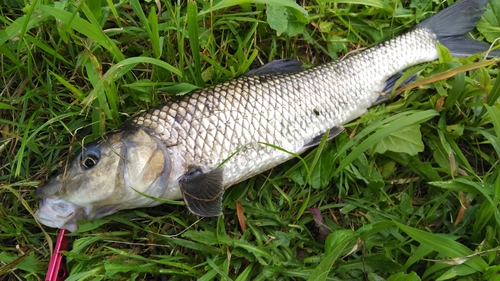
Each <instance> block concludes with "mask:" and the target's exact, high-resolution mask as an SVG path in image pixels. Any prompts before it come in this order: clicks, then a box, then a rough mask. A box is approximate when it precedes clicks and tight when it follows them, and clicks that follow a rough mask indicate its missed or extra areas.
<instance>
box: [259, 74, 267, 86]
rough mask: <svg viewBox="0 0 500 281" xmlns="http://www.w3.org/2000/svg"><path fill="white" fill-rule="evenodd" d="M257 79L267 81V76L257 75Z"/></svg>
mask: <svg viewBox="0 0 500 281" xmlns="http://www.w3.org/2000/svg"><path fill="white" fill-rule="evenodd" d="M257 78H258V79H259V82H260V83H262V84H264V83H267V78H266V77H265V76H258V77H257Z"/></svg>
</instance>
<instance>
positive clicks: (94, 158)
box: [81, 147, 101, 169]
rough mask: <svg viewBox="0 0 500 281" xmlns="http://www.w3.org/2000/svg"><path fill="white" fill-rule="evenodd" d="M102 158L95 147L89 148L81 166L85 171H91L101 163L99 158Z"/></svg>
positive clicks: (85, 152) (84, 152)
mask: <svg viewBox="0 0 500 281" xmlns="http://www.w3.org/2000/svg"><path fill="white" fill-rule="evenodd" d="M100 157H101V153H100V152H99V150H98V149H97V148H95V147H90V148H87V149H85V150H84V151H83V153H82V158H81V165H82V167H83V168H85V169H90V168H92V167H94V166H95V165H97V162H99V158H100Z"/></svg>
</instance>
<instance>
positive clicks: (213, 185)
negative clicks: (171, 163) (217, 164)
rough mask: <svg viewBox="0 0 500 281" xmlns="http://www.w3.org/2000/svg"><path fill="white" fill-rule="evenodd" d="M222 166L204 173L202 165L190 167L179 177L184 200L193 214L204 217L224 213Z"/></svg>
mask: <svg viewBox="0 0 500 281" xmlns="http://www.w3.org/2000/svg"><path fill="white" fill-rule="evenodd" d="M222 180H223V174H222V168H217V169H215V170H213V171H210V172H207V173H204V172H203V171H202V169H201V168H200V167H194V166H193V167H190V168H189V170H188V172H187V173H185V174H184V175H182V176H181V178H180V179H179V185H180V189H181V191H182V196H183V197H184V202H186V205H187V207H188V209H189V211H191V212H192V213H193V214H195V215H198V216H202V217H216V216H220V215H222V194H223V193H224V186H223V185H222Z"/></svg>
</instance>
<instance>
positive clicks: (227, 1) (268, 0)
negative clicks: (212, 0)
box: [203, 0, 307, 15]
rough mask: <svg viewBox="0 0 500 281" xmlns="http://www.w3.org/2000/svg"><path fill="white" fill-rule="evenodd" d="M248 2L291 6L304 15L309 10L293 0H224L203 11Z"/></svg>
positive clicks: (206, 11)
mask: <svg viewBox="0 0 500 281" xmlns="http://www.w3.org/2000/svg"><path fill="white" fill-rule="evenodd" d="M248 3H260V4H271V5H276V6H284V7H290V8H292V9H296V10H297V11H299V12H301V13H303V14H304V15H307V11H306V10H305V9H304V8H302V7H301V6H300V5H298V4H297V3H296V2H295V1H293V0H222V1H220V2H219V3H217V4H215V5H214V6H213V7H212V8H211V9H209V10H205V11H203V13H208V12H210V11H216V10H219V9H223V8H227V7H231V6H236V5H242V4H248Z"/></svg>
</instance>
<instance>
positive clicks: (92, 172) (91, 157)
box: [35, 126, 170, 231]
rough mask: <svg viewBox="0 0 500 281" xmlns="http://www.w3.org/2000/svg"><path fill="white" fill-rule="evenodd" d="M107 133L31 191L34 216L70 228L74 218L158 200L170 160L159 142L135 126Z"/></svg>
mask: <svg viewBox="0 0 500 281" xmlns="http://www.w3.org/2000/svg"><path fill="white" fill-rule="evenodd" d="M129 128H130V129H127V130H118V131H112V132H109V133H107V134H106V135H104V136H103V137H102V139H100V140H99V141H96V142H93V143H90V144H89V145H87V146H86V147H85V148H83V149H82V150H81V152H79V153H77V154H76V155H75V156H74V157H73V158H72V159H71V160H70V162H69V163H68V165H67V166H66V167H63V168H62V169H61V170H60V171H59V172H58V174H57V175H56V176H55V177H53V178H52V179H51V180H50V181H49V182H48V183H46V184H45V185H43V186H41V187H39V188H38V189H37V190H36V191H35V196H36V197H38V198H40V199H41V200H40V204H39V209H38V210H37V211H36V213H35V215H36V217H37V219H38V220H39V221H40V222H41V223H43V224H45V225H47V226H50V227H58V228H64V229H67V230H69V231H75V230H76V229H77V228H78V226H77V224H76V221H77V220H80V219H84V220H91V219H96V218H102V217H104V216H107V215H110V214H112V213H115V212H116V211H118V210H120V209H132V208H138V207H147V206H154V205H158V204H160V203H159V202H157V201H155V200H152V199H149V198H147V197H144V196H142V195H141V194H139V193H138V192H136V191H139V192H141V193H145V194H147V195H149V196H151V197H160V196H161V195H162V194H163V192H164V190H165V189H166V187H167V180H168V176H169V171H170V158H169V157H168V153H167V151H166V148H165V147H164V145H163V144H162V142H161V141H160V140H159V139H158V138H156V137H154V136H151V135H150V134H149V133H148V132H147V131H145V130H144V129H143V128H141V127H138V126H132V127H129Z"/></svg>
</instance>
